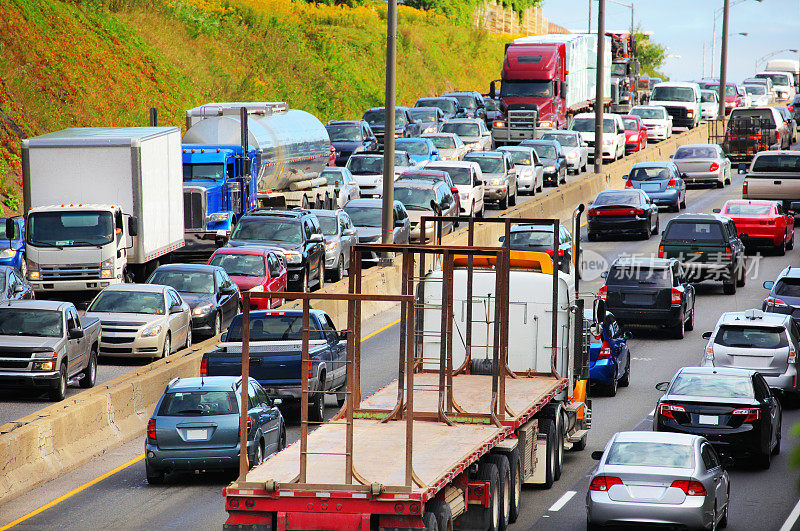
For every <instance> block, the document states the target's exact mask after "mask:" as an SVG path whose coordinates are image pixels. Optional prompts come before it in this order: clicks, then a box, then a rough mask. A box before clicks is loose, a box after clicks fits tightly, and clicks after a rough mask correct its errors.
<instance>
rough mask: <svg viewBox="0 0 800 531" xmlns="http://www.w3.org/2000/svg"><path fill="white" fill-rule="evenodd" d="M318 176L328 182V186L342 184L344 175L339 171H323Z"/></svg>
mask: <svg viewBox="0 0 800 531" xmlns="http://www.w3.org/2000/svg"><path fill="white" fill-rule="evenodd" d="M320 176H321V177H325V179H326V180H327V181H328V186H334V185H336V184H344V174H343V173H342V172H341V171H337V170H324V171H323V172H322V173H321V174H320Z"/></svg>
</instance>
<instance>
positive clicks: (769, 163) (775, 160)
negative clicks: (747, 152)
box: [750, 154, 800, 173]
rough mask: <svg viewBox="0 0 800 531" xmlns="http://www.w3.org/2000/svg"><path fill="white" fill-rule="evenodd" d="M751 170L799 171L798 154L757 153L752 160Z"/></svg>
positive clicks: (771, 171) (799, 158)
mask: <svg viewBox="0 0 800 531" xmlns="http://www.w3.org/2000/svg"><path fill="white" fill-rule="evenodd" d="M750 171H753V172H769V173H784V172H785V173H796V172H800V156H798V155H772V154H770V155H759V156H758V157H756V160H754V161H753V167H752V168H750Z"/></svg>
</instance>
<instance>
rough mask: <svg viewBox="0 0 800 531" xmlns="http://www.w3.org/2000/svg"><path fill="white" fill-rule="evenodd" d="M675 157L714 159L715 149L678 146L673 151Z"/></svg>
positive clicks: (715, 155) (715, 156)
mask: <svg viewBox="0 0 800 531" xmlns="http://www.w3.org/2000/svg"><path fill="white" fill-rule="evenodd" d="M674 158H676V159H715V158H717V150H716V149H714V148H711V147H679V148H678V149H677V151H675V157H674Z"/></svg>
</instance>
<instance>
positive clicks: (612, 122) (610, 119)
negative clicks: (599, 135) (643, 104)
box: [569, 112, 625, 161]
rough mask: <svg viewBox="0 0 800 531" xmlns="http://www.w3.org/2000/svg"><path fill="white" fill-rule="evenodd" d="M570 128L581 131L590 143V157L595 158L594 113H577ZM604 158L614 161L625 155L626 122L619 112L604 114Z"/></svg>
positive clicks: (585, 139)
mask: <svg viewBox="0 0 800 531" xmlns="http://www.w3.org/2000/svg"><path fill="white" fill-rule="evenodd" d="M569 128H570V130H572V131H579V132H580V133H581V137H583V140H584V141H585V142H586V143H587V144H588V145H589V154H588V156H589V157H590V158H594V153H595V141H594V113H593V112H585V113H581V114H576V115H575V117H574V118H573V119H572V123H571V124H570V125H569ZM601 152H602V153H603V160H605V161H614V160H617V159H621V158H622V157H623V156H624V155H625V124H624V123H623V122H622V117H621V116H620V115H619V114H611V113H605V114H603V145H602V148H601Z"/></svg>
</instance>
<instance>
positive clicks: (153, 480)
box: [144, 461, 166, 485]
mask: <svg viewBox="0 0 800 531" xmlns="http://www.w3.org/2000/svg"><path fill="white" fill-rule="evenodd" d="M144 470H145V474H147V482H148V483H149V484H151V485H163V484H164V477H165V476H166V474H165V473H164V471H163V470H158V469H156V468H154V467H153V466H152V465H151V464H150V461H145V462H144Z"/></svg>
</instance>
